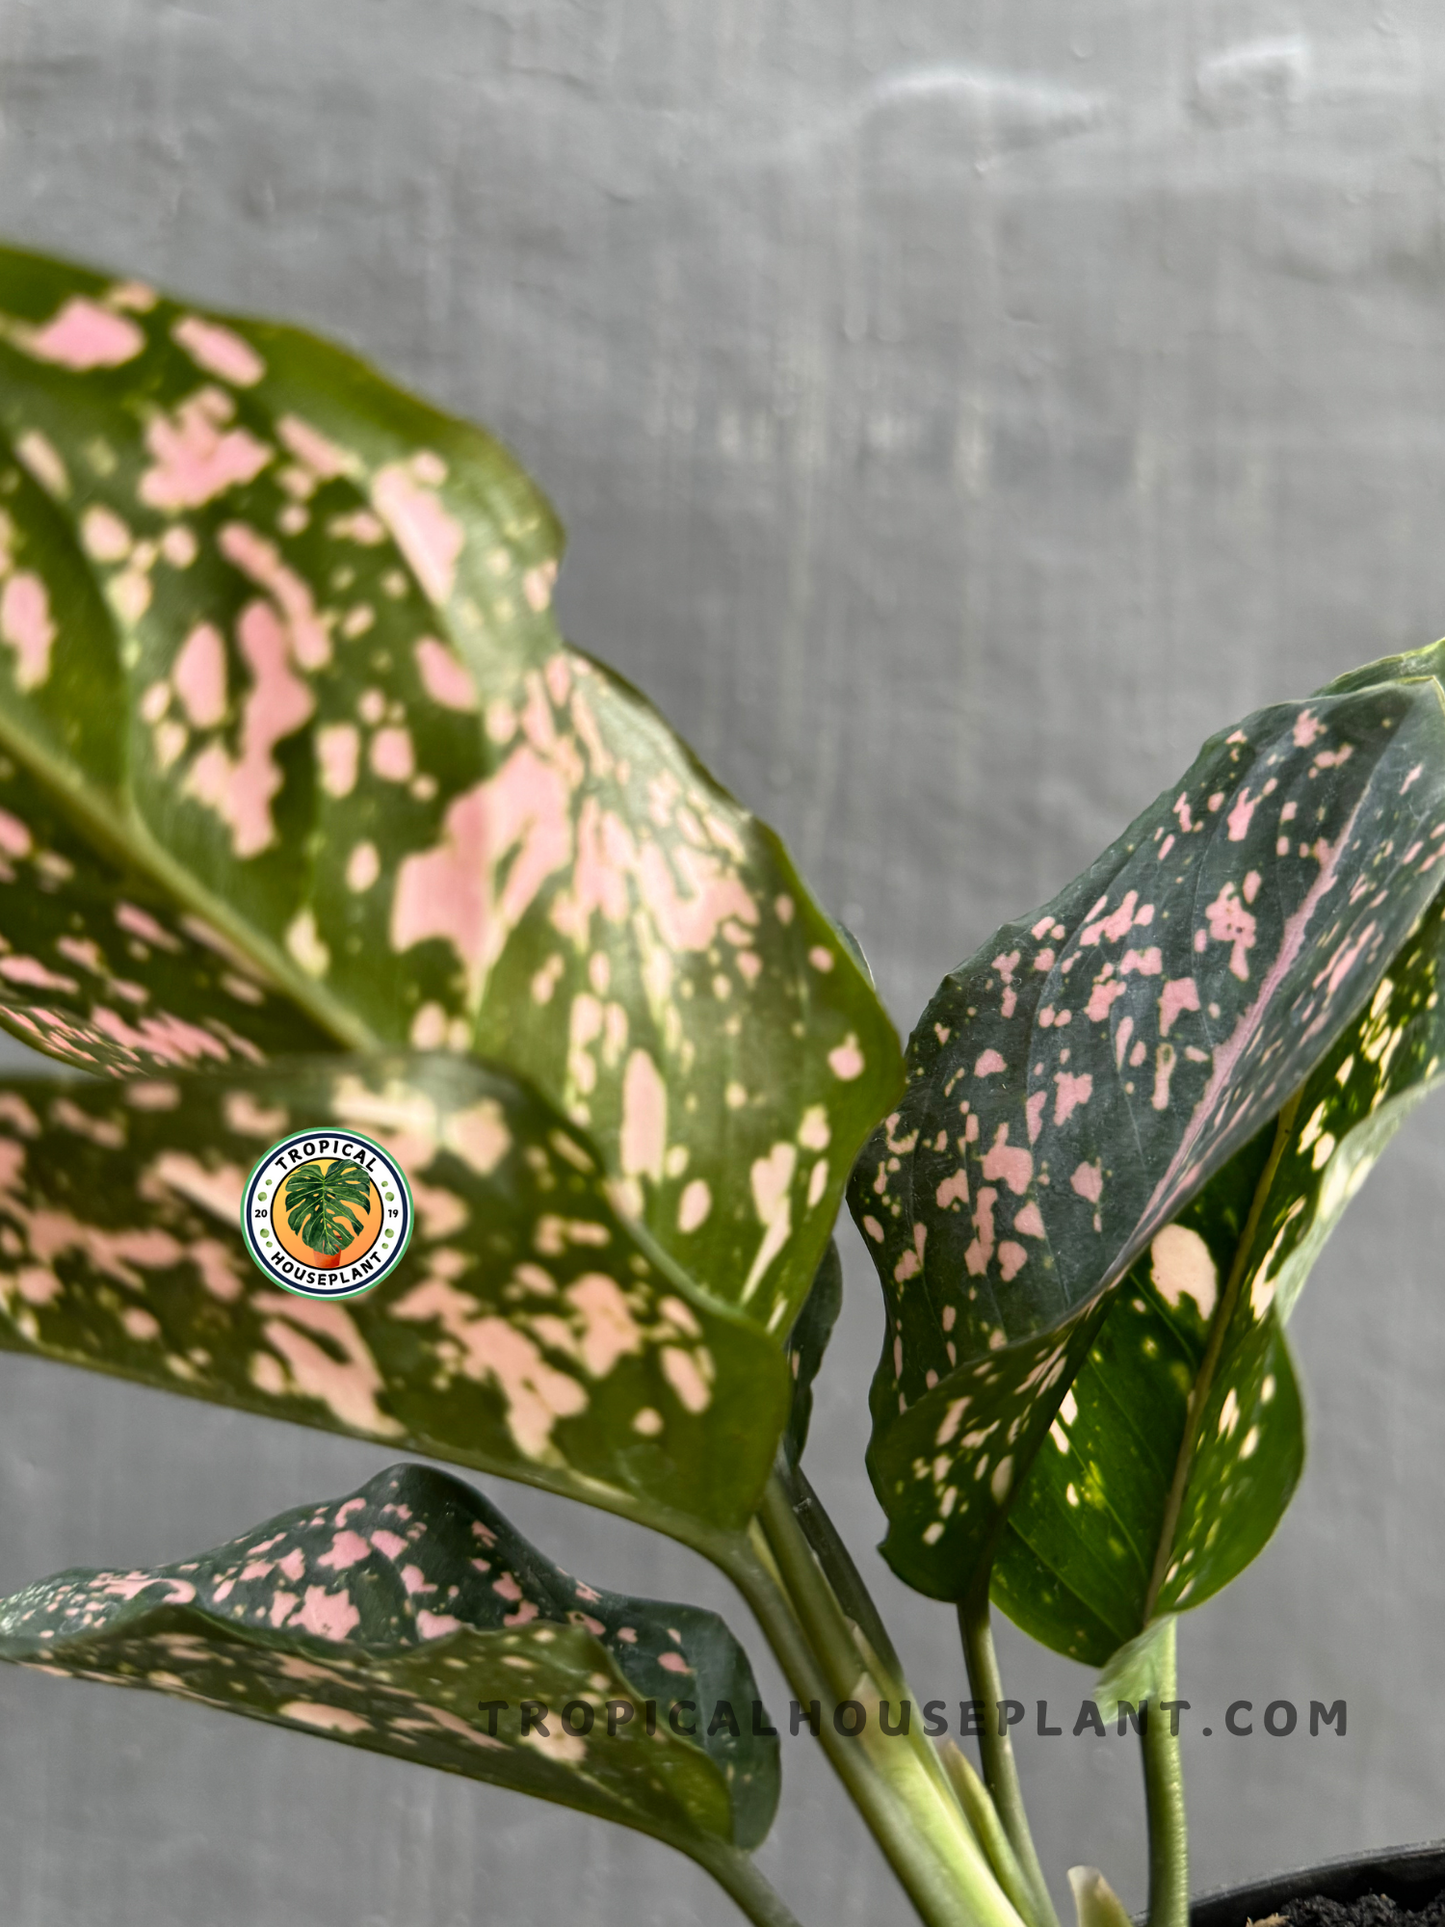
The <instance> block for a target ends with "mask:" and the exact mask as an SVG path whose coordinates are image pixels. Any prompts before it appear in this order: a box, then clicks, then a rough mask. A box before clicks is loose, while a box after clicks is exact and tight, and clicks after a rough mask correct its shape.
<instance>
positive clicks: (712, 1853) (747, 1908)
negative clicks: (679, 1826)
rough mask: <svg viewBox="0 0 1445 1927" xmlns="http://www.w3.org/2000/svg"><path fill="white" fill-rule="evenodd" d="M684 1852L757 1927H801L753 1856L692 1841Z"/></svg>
mask: <svg viewBox="0 0 1445 1927" xmlns="http://www.w3.org/2000/svg"><path fill="white" fill-rule="evenodd" d="M679 1844H680V1843H679ZM684 1851H685V1852H686V1853H687V1854H688V1855H689V1856H690V1857H691V1858H692V1859H693V1860H695V1861H696V1862H697V1863H698V1865H699V1866H700V1867H704V1868H706V1869H707V1871H708V1872H709V1873H710V1874H711V1875H712V1877H713V1879H714V1880H715V1881H716V1882H717V1883H718V1885H719V1886H720V1887H725V1888H726V1889H727V1891H728V1892H729V1893H730V1894H731V1895H732V1897H733V1899H734V1900H735V1901H736V1902H737V1904H738V1906H739V1907H741V1909H742V1911H743V1912H744V1913H745V1914H746V1915H747V1917H748V1919H749V1920H750V1921H752V1922H753V1923H754V1927H800V1923H799V1921H798V1917H797V1915H796V1914H795V1913H794V1912H793V1910H792V1908H791V1907H789V1906H788V1904H787V1902H786V1901H785V1900H784V1899H783V1897H782V1895H781V1894H780V1893H779V1892H778V1890H777V1889H776V1887H774V1886H773V1884H772V1882H771V1881H770V1880H768V1879H767V1878H766V1877H765V1876H764V1875H763V1874H761V1873H759V1871H758V1869H757V1866H756V1864H755V1862H754V1860H753V1857H752V1855H751V1854H750V1853H744V1852H742V1850H741V1849H740V1848H738V1847H729V1846H727V1845H725V1844H724V1842H722V1841H721V1840H719V1841H717V1842H716V1843H715V1844H712V1843H709V1844H708V1845H706V1846H704V1845H702V1844H700V1843H699V1842H697V1841H693V1842H690V1843H689V1844H688V1845H687V1846H686V1847H685V1848H684Z"/></svg>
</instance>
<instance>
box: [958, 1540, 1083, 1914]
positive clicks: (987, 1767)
mask: <svg viewBox="0 0 1445 1927" xmlns="http://www.w3.org/2000/svg"><path fill="white" fill-rule="evenodd" d="M958 1626H959V1631H960V1632H961V1633H962V1635H963V1656H964V1661H965V1663H966V1664H967V1667H968V1683H969V1690H970V1692H971V1694H972V1696H973V1698H974V1699H976V1700H982V1701H983V1705H984V1719H983V1731H982V1732H981V1733H980V1734H979V1739H978V1750H979V1753H980V1755H981V1756H982V1759H983V1777H984V1780H985V1782H986V1784H987V1786H988V1790H989V1792H990V1793H991V1794H992V1795H993V1803H994V1806H995V1808H996V1809H997V1812H998V1816H999V1819H1000V1820H1001V1821H1002V1822H1003V1828H1004V1832H1005V1833H1006V1834H1007V1835H1008V1840H1009V1845H1010V1846H1011V1847H1012V1848H1013V1850H1014V1855H1015V1857H1016V1858H1017V1860H1018V1863H1019V1866H1020V1867H1021V1868H1022V1869H1023V1874H1024V1878H1025V1880H1026V1881H1027V1882H1028V1886H1029V1892H1030V1893H1031V1894H1032V1896H1033V1901H1034V1910H1035V1913H1036V1915H1037V1918H1038V1919H1039V1920H1040V1921H1041V1922H1043V1924H1044V1927H1059V1917H1058V1915H1057V1914H1056V1913H1055V1912H1054V1903H1053V1901H1052V1900H1051V1899H1050V1898H1049V1888H1048V1882H1047V1881H1046V1880H1045V1879H1044V1870H1043V1868H1042V1867H1041V1866H1040V1865H1039V1856H1038V1850H1037V1849H1036V1848H1035V1846H1034V1837H1033V1835H1032V1834H1031V1833H1030V1832H1029V1822H1028V1815H1027V1814H1026V1813H1025V1811H1024V1799H1023V1789H1022V1788H1021V1787H1020V1786H1019V1773H1018V1766H1017V1764H1016V1763H1015V1760H1014V1750H1013V1742H1012V1741H1011V1740H1010V1739H1009V1736H1008V1729H1007V1727H1004V1728H1003V1730H1002V1731H1000V1724H1001V1723H1000V1721H999V1719H998V1717H997V1709H998V1707H999V1705H1000V1703H1001V1702H1002V1700H1003V1697H1004V1690H1003V1680H1002V1679H1001V1677H1000V1675H999V1670H998V1655H997V1654H996V1653H995V1651H994V1645H993V1626H992V1624H991V1622H990V1619H989V1609H988V1574H987V1573H985V1574H984V1577H983V1580H982V1582H981V1583H980V1584H979V1585H978V1586H977V1587H976V1588H975V1589H974V1592H973V1594H972V1595H971V1596H970V1598H968V1599H966V1600H964V1601H963V1602H962V1604H961V1605H960V1606H959V1608H958Z"/></svg>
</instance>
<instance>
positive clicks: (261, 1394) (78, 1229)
mask: <svg viewBox="0 0 1445 1927" xmlns="http://www.w3.org/2000/svg"><path fill="white" fill-rule="evenodd" d="M328 1125H334V1126H337V1127H339V1128H344V1129H346V1128H349V1129H352V1130H358V1131H361V1132H363V1133H364V1134H365V1135H367V1136H368V1137H370V1138H372V1139H375V1140H376V1141H378V1142H380V1143H382V1144H384V1145H386V1146H387V1148H388V1149H390V1150H391V1151H392V1152H393V1153H394V1154H395V1156H396V1157H397V1159H398V1161H399V1162H400V1164H401V1166H402V1168H403V1169H404V1170H405V1171H406V1172H407V1174H408V1176H409V1179H410V1181H411V1186H412V1193H413V1197H414V1200H415V1204H416V1215H417V1226H416V1230H415V1232H414V1234H413V1237H412V1241H411V1244H410V1246H409V1248H408V1250H407V1253H406V1256H405V1258H404V1259H403V1260H402V1261H401V1263H400V1264H399V1265H398V1266H397V1268H396V1269H395V1270H394V1271H393V1272H392V1273H391V1274H390V1275H389V1276H388V1277H387V1278H386V1279H385V1280H384V1281H383V1282H382V1283H381V1284H380V1285H378V1286H376V1287H374V1288H373V1289H372V1290H370V1291H368V1292H365V1293H363V1294H362V1295H361V1296H359V1297H355V1298H348V1299H343V1300H323V1299H316V1298H308V1297H304V1296H299V1295H297V1294H295V1293H291V1292H285V1291H278V1290H277V1289H276V1288H275V1287H274V1286H273V1285H271V1284H270V1282H269V1281H268V1280H267V1279H266V1278H265V1277H264V1276H263V1274H262V1273H261V1272H260V1271H259V1270H258V1269H257V1268H256V1266H255V1265H254V1264H253V1263H252V1262H251V1260H250V1258H249V1257H248V1256H247V1254H246V1250H245V1246H244V1244H243V1243H242V1240H241V1236H240V1225H239V1213H240V1208H241V1200H242V1193H243V1188H244V1184H245V1180H246V1178H247V1175H248V1173H249V1172H250V1170H251V1168H252V1166H253V1165H254V1164H255V1162H256V1160H257V1158H258V1157H259V1156H261V1155H262V1153H264V1151H265V1150H266V1149H267V1147H268V1146H269V1145H270V1144H272V1143H274V1142H275V1140H276V1139H277V1138H278V1137H280V1136H282V1135H283V1134H284V1133H285V1132H287V1131H288V1130H304V1129H312V1128H314V1129H318V1130H320V1129H325V1128H326V1127H327V1126H328ZM0 1344H3V1345H6V1346H8V1347H10V1348H12V1349H17V1350H22V1351H28V1352H32V1353H35V1354H38V1355H40V1356H42V1357H47V1358H53V1359H58V1360H61V1361H64V1362H67V1363H70V1364H76V1365H89V1366H93V1367H97V1368H99V1369H101V1370H104V1371H110V1372H116V1373H119V1374H121V1375H123V1376H125V1377H129V1378H134V1379H139V1380H142V1381H143V1382H145V1383H147V1384H151V1385H158V1386H164V1387H167V1388H169V1389H171V1390H174V1391H178V1392H185V1393H188V1394H190V1395H191V1396H193V1397H197V1398H206V1399H213V1400H216V1401H218V1402H220V1403H222V1404H228V1405H238V1406H242V1407H244V1408H245V1409H246V1410H248V1411H254V1412H262V1413H266V1414H269V1415H271V1416H273V1417H277V1418H288V1419H293V1420H297V1421H300V1422H302V1423H306V1424H312V1425H319V1426H324V1427H326V1428H327V1429H329V1430H333V1431H342V1432H349V1433H352V1434H354V1435H356V1436H359V1437H362V1438H370V1439H377V1440H381V1441H384V1442H389V1443H393V1444H396V1445H401V1446H406V1447H409V1448H411V1449H412V1450H415V1451H419V1452H425V1453H427V1454H429V1455H430V1456H432V1457H434V1458H443V1459H450V1460H453V1461H455V1462H456V1463H458V1464H463V1465H471V1466H477V1467H480V1468H482V1469H484V1470H487V1471H493V1472H501V1473H504V1474H506V1475H507V1476H508V1477H511V1478H519V1479H524V1480H527V1481H529V1482H531V1483H532V1484H535V1485H543V1486H547V1487H550V1488H551V1489H552V1490H554V1491H557V1492H563V1493H566V1494H567V1495H569V1496H570V1497H572V1498H577V1499H583V1500H586V1501H587V1502H589V1503H591V1504H594V1505H601V1506H604V1507H607V1508H609V1509H611V1510H613V1511H617V1512H622V1513H625V1514H627V1515H629V1516H630V1517H632V1518H635V1519H638V1520H641V1521H642V1522H644V1523H646V1524H648V1525H651V1526H656V1527H658V1528H659V1529H661V1530H665V1531H671V1532H673V1533H675V1534H676V1535H677V1536H679V1537H681V1538H684V1539H687V1540H689V1541H690V1542H692V1543H703V1542H705V1541H706V1540H707V1539H708V1536H709V1534H713V1533H717V1532H728V1531H736V1530H738V1529H740V1528H742V1527H744V1526H745V1525H746V1523H747V1521H748V1519H749V1518H750V1517H751V1516H752V1513H753V1510H754V1508H755V1506H756V1504H757V1501H758V1497H759V1495H760V1493H761V1491H762V1488H763V1486H764V1484H765V1482H766V1480H767V1476H768V1472H769V1469H770V1467H771V1464H772V1459H773V1453H774V1449H775V1447H776V1444H777V1441H778V1439H779V1437H780V1435H781V1433H782V1430H783V1426H784V1424H785V1422H786V1420H787V1415H788V1403H789V1374H788V1369H787V1365H786V1363H785V1360H784V1356H783V1352H782V1349H781V1347H780V1346H779V1345H778V1344H777V1343H776V1342H775V1341H773V1340H772V1339H771V1338H770V1337H769V1336H768V1334H767V1333H766V1332H762V1331H760V1330H759V1329H758V1327H757V1326H756V1325H755V1324H754V1323H753V1322H752V1321H751V1320H750V1319H748V1318H747V1317H746V1316H744V1315H743V1314H742V1313H741V1312H739V1311H737V1310H735V1309H734V1308H732V1307H730V1306H725V1305H720V1304H718V1303H717V1301H716V1300H715V1299H713V1298H710V1297H709V1296H707V1295H706V1294H705V1293H703V1292H701V1291H699V1290H698V1289H697V1287H696V1286H695V1285H694V1284H693V1283H692V1281H691V1280H690V1279H689V1278H688V1277H687V1276H686V1274H685V1273H684V1272H682V1271H681V1270H680V1268H679V1267H678V1266H677V1265H676V1264H674V1263H673V1261H672V1260H671V1259H670V1258H668V1256H667V1254H666V1253H665V1252H663V1251H662V1250H661V1249H660V1248H659V1247H658V1246H657V1245H656V1244H655V1243H654V1242H653V1240H652V1239H651V1238H649V1237H648V1235H647V1233H646V1232H645V1231H644V1230H643V1229H642V1228H641V1227H640V1226H638V1225H636V1224H635V1223H633V1222H632V1221H631V1220H629V1219H628V1218H626V1217H625V1216H623V1215H621V1214H620V1213H619V1212H618V1211H617V1210H616V1208H615V1206H614V1204H613V1203H612V1200H611V1196H610V1187H609V1185H608V1183H607V1181H606V1179H605V1177H604V1174H603V1172H602V1169H601V1164H600V1159H599V1157H598V1154H597V1152H596V1150H595V1148H594V1147H593V1146H592V1145H591V1144H590V1142H589V1141H588V1140H587V1138H586V1137H585V1136H584V1135H583V1134H582V1133H580V1132H578V1131H577V1130H576V1129H575V1127H573V1126H571V1125H570V1124H568V1123H567V1122H566V1121H565V1120H564V1119H563V1118H562V1117H561V1115H560V1114H559V1113H558V1112H557V1111H556V1110H555V1109H554V1108H553V1107H552V1106H551V1105H550V1104H548V1103H547V1102H546V1100H545V1099H543V1098H541V1097H539V1096H537V1095H536V1094H535V1093H534V1092H532V1091H530V1090H529V1089H528V1088H527V1087H526V1086H525V1085H523V1084H521V1083H519V1082H518V1080H517V1079H516V1078H514V1077H512V1076H511V1075H510V1074H509V1073H507V1072H506V1071H505V1070H503V1069H501V1068H499V1067H495V1066H488V1065H485V1064H482V1063H480V1062H478V1061H477V1060H475V1059H471V1058H465V1057H453V1056H450V1055H448V1054H446V1053H440V1052H433V1053H416V1054H411V1055H406V1054H392V1055H385V1054H378V1055H376V1056H370V1057H355V1058H352V1057H340V1056H334V1055H333V1056H325V1057H322V1056H316V1057H311V1058H303V1059H294V1060H292V1061H290V1062H289V1063H285V1064H279V1065H274V1066H268V1067H266V1068H265V1069H263V1070H254V1071H245V1072H228V1071H217V1072H215V1073H213V1074H211V1075H209V1076H201V1077H197V1076H189V1077H178V1078H176V1079H174V1080H172V1079H164V1080H159V1079H145V1078H128V1079H124V1080H121V1081H117V1082H110V1081H100V1080H90V1081H86V1082H75V1083H71V1082H69V1081H63V1082H56V1081H54V1080H40V1081H37V1082H34V1083H27V1084H12V1085H10V1086H9V1087H8V1088H6V1089H5V1090H4V1091H3V1092H0Z"/></svg>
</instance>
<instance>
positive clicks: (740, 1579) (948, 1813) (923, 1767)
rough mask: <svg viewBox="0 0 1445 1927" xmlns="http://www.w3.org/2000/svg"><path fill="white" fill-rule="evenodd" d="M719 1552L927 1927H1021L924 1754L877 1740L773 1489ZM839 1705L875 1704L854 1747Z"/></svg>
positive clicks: (870, 1685)
mask: <svg viewBox="0 0 1445 1927" xmlns="http://www.w3.org/2000/svg"><path fill="white" fill-rule="evenodd" d="M720 1552H721V1549H719V1551H717V1552H714V1555H713V1556H714V1557H715V1558H718V1562H719V1563H720V1564H721V1565H723V1568H724V1570H725V1571H726V1572H727V1573H728V1574H729V1576H730V1577H731V1578H732V1579H733V1581H734V1583H735V1584H736V1585H737V1586H738V1588H739V1590H740V1591H741V1592H742V1593H743V1596H744V1597H745V1598H746V1600H747V1602H748V1604H749V1605H750V1606H751V1607H752V1610H753V1612H754V1613H755V1614H756V1616H757V1619H758V1622H759V1624H760V1625H761V1626H762V1628H763V1630H764V1632H765V1633H766V1634H767V1637H768V1640H769V1642H770V1644H771V1645H772V1648H773V1651H774V1652H775V1653H776V1654H777V1657H778V1659H779V1661H780V1662H781V1664H782V1667H783V1670H784V1672H785V1673H786V1674H787V1676H788V1679H789V1682H790V1683H791V1685H792V1687H793V1691H794V1692H795V1693H796V1694H797V1696H798V1698H799V1699H800V1700H801V1701H802V1702H803V1703H804V1705H805V1706H806V1704H807V1703H808V1702H809V1701H810V1700H814V1699H816V1700H817V1701H818V1702H819V1704H820V1710H821V1713H822V1719H821V1722H820V1733H819V1737H820V1739H821V1742H822V1745H823V1748H824V1750H825V1752H826V1753H827V1755H828V1758H829V1760H830V1761H831V1763H832V1765H833V1767H834V1770H835V1771H836V1772H837V1774H838V1776H839V1778H840V1779H841V1780H842V1781H843V1784H844V1785H845V1787H846V1788H847V1790H848V1793H849V1795H850V1797H851V1798H852V1800H853V1802H854V1804H855V1805H856V1806H857V1808H858V1810H859V1812H860V1813H861V1814H862V1815H863V1818H864V1820H865V1821H866V1822H867V1825H868V1827H869V1829H870V1830H871V1832H872V1833H873V1836H874V1838H875V1839H876V1840H877V1841H878V1844H879V1846H880V1847H881V1848H882V1849H883V1852H884V1854H885V1855H886V1856H887V1858H888V1860H889V1863H890V1864H891V1865H892V1867H893V1870H894V1872H895V1873H896V1874H897V1875H898V1878H899V1880H900V1881H901V1882H902V1884H903V1887H904V1889H905V1891H906V1892H907V1894H908V1896H909V1898H910V1900H911V1901H912V1902H913V1905H914V1907H915V1909H916V1910H917V1912H918V1914H919V1917H920V1918H921V1919H922V1920H923V1921H924V1922H926V1923H927V1927H959V1923H960V1922H961V1921H962V1922H966V1923H969V1927H1025V1923H1023V1922H1022V1921H1021V1919H1020V1916H1019V1915H1018V1914H1017V1913H1016V1912H1015V1910H1014V1908H1013V1907H1012V1906H1011V1905H1010V1903H1009V1900H1008V1897H1007V1896H1006V1894H1005V1893H1004V1892H1003V1889H1002V1888H1001V1887H1000V1886H999V1884H998V1882H997V1880H996V1879H995V1878H994V1876H993V1873H992V1871H991V1869H990V1868H989V1865H988V1862H987V1860H986V1859H985V1857H984V1854H983V1852H982V1850H981V1848H980V1847H979V1845H978V1842H977V1841H976V1840H975V1838H974V1836H973V1833H972V1831H971V1829H970V1827H969V1825H968V1822H967V1821H966V1819H965V1818H964V1815H963V1810H962V1808H961V1807H960V1806H959V1804H958V1801H957V1800H956V1798H955V1797H954V1796H953V1793H952V1790H951V1788H950V1787H949V1785H948V1782H947V1779H946V1777H945V1776H944V1775H943V1772H942V1769H941V1767H940V1766H938V1764H937V1762H936V1761H935V1762H934V1764H933V1767H932V1768H930V1765H929V1763H928V1761H927V1760H926V1759H925V1758H924V1757H923V1753H922V1750H921V1749H922V1747H923V1746H925V1745H926V1742H921V1741H919V1742H911V1741H910V1740H905V1739H903V1738H902V1737H898V1738H888V1737H884V1736H883V1735H882V1734H881V1733H880V1732H879V1730H878V1724H877V1716H876V1709H877V1698H878V1689H877V1682H875V1681H874V1680H873V1679H872V1678H871V1676H870V1674H869V1672H868V1669H867V1667H866V1665H865V1662H864V1659H863V1657H862V1654H861V1653H860V1650H859V1647H858V1645H857V1643H856V1642H855V1640H854V1638H853V1633H852V1629H851V1627H850V1626H849V1623H848V1621H847V1620H846V1619H845V1618H844V1616H843V1614H842V1612H841V1611H840V1609H839V1607H838V1603H837V1600H836V1599H835V1598H834V1596H833V1593H832V1591H831V1588H830V1587H829V1586H828V1583H827V1581H826V1579H825V1577H824V1575H823V1573H822V1570H821V1568H820V1567H819V1565H818V1562H817V1560H816V1559H815V1558H814V1556H813V1553H812V1551H811V1549H810V1548H809V1546H808V1543H807V1541H806V1539H805V1538H804V1536H803V1533H802V1531H801V1529H800V1527H799V1525H798V1522H797V1520H796V1518H795V1517H794V1515H793V1509H792V1506H791V1504H790V1502H789V1499H788V1495H787V1493H786V1492H785V1491H784V1490H783V1488H782V1487H781V1485H780V1484H779V1483H778V1482H777V1480H775V1479H774V1480H771V1481H770V1482H769V1486H768V1491H767V1494H766V1495H765V1497H764V1500H763V1504H762V1507H761V1510H760V1514H759V1520H758V1522H757V1523H755V1525H754V1528H753V1539H752V1543H751V1544H750V1545H749V1543H748V1542H747V1541H742V1540H739V1541H737V1542H735V1543H734V1546H733V1549H732V1552H731V1555H730V1556H725V1557H720V1556H719V1554H720ZM845 1699H856V1700H859V1701H860V1702H862V1703H864V1704H865V1705H866V1704H867V1702H868V1701H869V1700H872V1701H873V1706H872V1708H871V1709H870V1710H871V1712H872V1715H873V1717H872V1718H871V1720H870V1722H869V1725H868V1726H867V1727H866V1728H865V1729H864V1732H863V1733H862V1734H860V1736H859V1737H858V1738H856V1739H855V1738H849V1737H848V1736H847V1734H846V1733H844V1732H843V1731H842V1730H840V1729H839V1728H838V1726H837V1725H836V1724H835V1722H834V1719H833V1717H832V1715H833V1712H834V1709H835V1706H836V1705H837V1703H838V1702H839V1701H841V1700H845ZM929 1750H930V1751H931V1749H929Z"/></svg>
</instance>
